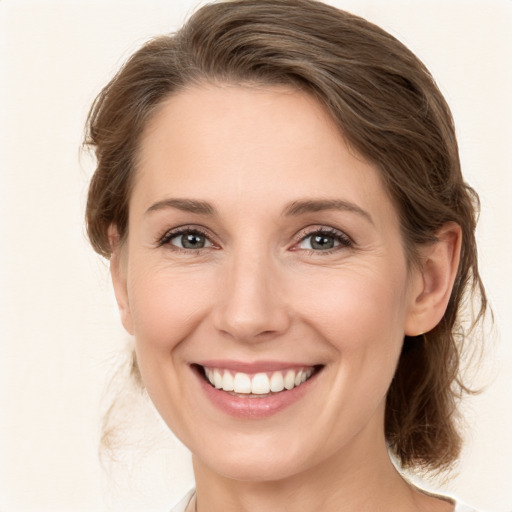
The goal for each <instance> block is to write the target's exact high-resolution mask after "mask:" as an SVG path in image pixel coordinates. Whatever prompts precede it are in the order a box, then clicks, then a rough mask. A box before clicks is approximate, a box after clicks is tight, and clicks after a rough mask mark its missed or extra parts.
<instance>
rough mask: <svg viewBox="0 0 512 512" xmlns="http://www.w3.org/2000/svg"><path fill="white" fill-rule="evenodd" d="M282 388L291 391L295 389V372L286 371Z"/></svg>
mask: <svg viewBox="0 0 512 512" xmlns="http://www.w3.org/2000/svg"><path fill="white" fill-rule="evenodd" d="M284 387H285V388H286V389H293V388H294V387H295V372H294V371H293V370H288V372H287V373H286V377H285V378H284Z"/></svg>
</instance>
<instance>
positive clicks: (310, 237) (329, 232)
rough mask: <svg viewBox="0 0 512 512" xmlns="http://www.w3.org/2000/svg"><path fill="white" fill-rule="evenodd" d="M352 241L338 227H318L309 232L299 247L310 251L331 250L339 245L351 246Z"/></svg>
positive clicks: (340, 246)
mask: <svg viewBox="0 0 512 512" xmlns="http://www.w3.org/2000/svg"><path fill="white" fill-rule="evenodd" d="M351 245H352V241H351V240H350V238H349V237H348V236H347V235H345V234H344V233H342V232H341V231H338V230H336V229H332V228H331V229H318V230H316V231H314V232H312V233H308V234H307V235H306V236H304V237H303V238H302V239H301V241H300V242H299V243H298V244H297V248H298V249H304V250H309V251H331V250H336V249H337V248H338V247H339V248H342V247H350V246H351Z"/></svg>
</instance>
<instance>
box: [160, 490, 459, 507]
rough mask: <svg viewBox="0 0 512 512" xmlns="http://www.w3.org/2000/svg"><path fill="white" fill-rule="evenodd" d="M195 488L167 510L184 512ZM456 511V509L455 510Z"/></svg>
mask: <svg viewBox="0 0 512 512" xmlns="http://www.w3.org/2000/svg"><path fill="white" fill-rule="evenodd" d="M195 492H196V491H195V489H191V490H190V491H188V492H187V494H185V496H183V498H182V499H181V500H180V501H179V502H178V503H176V504H175V505H174V506H173V507H172V508H171V510H169V512H185V511H186V509H187V505H188V504H189V502H190V500H191V499H192V496H194V493H195ZM457 512H458V511H457ZM461 512H466V511H465V510H462V511H461Z"/></svg>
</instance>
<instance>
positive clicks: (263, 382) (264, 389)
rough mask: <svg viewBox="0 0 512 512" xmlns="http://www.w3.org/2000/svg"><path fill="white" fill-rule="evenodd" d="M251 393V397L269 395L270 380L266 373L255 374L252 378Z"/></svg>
mask: <svg viewBox="0 0 512 512" xmlns="http://www.w3.org/2000/svg"><path fill="white" fill-rule="evenodd" d="M251 391H252V393H253V395H266V394H267V393H270V380H269V379H268V377H267V374H266V373H257V374H256V375H255V376H254V377H253V378H252V385H251Z"/></svg>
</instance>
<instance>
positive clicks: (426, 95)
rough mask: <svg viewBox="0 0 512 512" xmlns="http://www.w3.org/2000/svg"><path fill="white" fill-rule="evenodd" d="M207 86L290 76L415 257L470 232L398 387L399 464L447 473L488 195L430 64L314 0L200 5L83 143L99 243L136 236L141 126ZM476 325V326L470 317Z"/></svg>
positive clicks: (105, 95)
mask: <svg viewBox="0 0 512 512" xmlns="http://www.w3.org/2000/svg"><path fill="white" fill-rule="evenodd" d="M205 82H229V83H242V82H243V83H249V84H254V85H258V84H287V85H291V86H294V87H297V88H300V89H301V90H304V91H306V92H308V93H309V94H311V95H313V96H314V97H316V98H317V99H318V100H319V101H321V102H322V103H323V104H324V105H325V106H326V107H327V108H328V110H329V112H330V113H331V115H332V117H333V119H334V120H335V121H336V123H337V124H338V126H339V127H340V130H341V131H342V133H343V135H344V137H345V138H346V140H347V142H348V143H349V144H350V145H351V146H352V147H353V148H354V149H355V150H357V151H358V152H359V153H360V154H361V155H363V156H364V157H365V158H367V159H368V160H369V161H370V162H373V163H376V164H377V165H378V166H379V168H380V170H381V174H382V177H383V180H384V182H385V184H386V186H387V188H388V191H389V194H390V196H391V197H392V199H393V201H394V203H395V205H396V208H397V211H398V213H399V215H400V219H401V227H402V231H403V236H404V245H405V247H406V250H407V253H408V255H409V260H410V261H411V262H415V261H416V252H415V248H416V247H418V246H419V245H420V244H425V243H430V242H432V241H435V239H436V238H435V237H436V232H437V231H438V230H439V228H440V227H441V226H442V225H443V224H445V223H446V222H450V221H453V222H456V223H457V224H459V225H460V227H461V228H462V254H461V261H460V265H459V269H458V273H457V277H456V281H455V285H454V287H453V291H452V295H451V298H450V301H449V304H448V308H447V310H446V313H445V315H444V317H443V319H442V320H441V322H440V323H439V325H437V327H436V328H435V329H433V330H432V331H430V332H428V333H427V334H424V335H423V336H419V337H415V338H409V337H406V339H405V341H404V346H403V350H402V354H401V357H400V361H399V364H398V368H397V371H396V374H395V377H394V380H393V382H392V384H391V388H390V389H389V392H388V397H387V406H386V419H385V431H386V438H387V441H388V443H389V446H390V449H391V450H392V452H393V453H395V454H396V456H397V457H398V459H399V461H400V462H401V464H402V466H404V467H411V466H412V467H417V466H421V467H423V468H426V469H440V468H444V467H447V466H449V465H450V464H451V463H452V462H453V461H454V460H455V459H456V457H457V455H458V453H459V450H460V444H461V441H460V436H459V433H458V431H457V428H456V426H455V418H454V411H455V405H456V403H457V398H458V397H459V396H460V395H461V394H462V392H463V391H467V389H466V388H465V387H464V386H463V385H462V383H461V382H460V380H459V379H458V375H459V359H460V351H461V348H462V345H463V341H464V338H465V332H464V330H463V328H462V325H461V322H460V321H459V319H460V316H461V311H460V310H461V308H462V305H463V298H464V296H465V293H475V295H476V296H477V298H478V300H479V301H480V302H479V307H478V308H477V320H478V319H479V318H480V316H481V315H482V314H483V312H484V311H485V309H486V299H485V292H484V289H483V286H482V283H481V280H480V276H479V274H478V264H477V253H476V243H475V237H474V231H475V225H476V211H477V208H478V197H477V195H476V193H475V192H474V191H473V190H472V189H471V188H470V187H469V186H468V185H467V184H465V183H464V181H463V178H462V175H461V170H460V162H459V156H458V148H457V141H456V138H455V131H454V126H453V120H452V117H451V113H450V110H449V108H448V106H447V104H446V102H445V100H444V98H443V96H442V95H441V93H440V91H439V90H438V88H437V87H436V85H435V82H434V80H433V78H432V76H431V75H430V73H429V72H428V70H427V69H426V68H425V66H424V65H423V64H422V63H421V62H420V61H419V60H418V58H417V57H416V56H415V55H413V54H412V53H411V52H410V51H409V50H408V49H407V48H406V47H405V46H404V45H403V44H402V43H400V42H399V41H397V40H396V39H395V38H394V37H393V36H391V35H390V34H388V33H387V32H385V31H384V30H382V29H380V28H379V27H377V26H375V25H373V24H371V23H369V22H368V21H366V20H364V19H362V18H359V17H357V16H354V15H352V14H349V13H347V12H344V11H340V10H338V9H336V8H334V7H330V6H327V5H325V4H322V3H320V2H316V1H310V0H237V1H226V2H219V3H215V4H210V5H207V6H205V7H202V8H201V9H199V11H198V12H196V13H195V14H194V15H193V16H192V17H191V18H190V20H189V21H188V22H187V23H186V24H185V25H184V27H183V28H182V29H181V30H179V31H178V32H177V33H176V34H174V35H168V36H161V37H157V38H156V39H154V40H152V41H150V42H148V43H147V44H145V45H144V46H143V47H142V48H141V49H140V50H138V51H137V52H136V53H135V54H134V55H133V56H132V57H131V58H130V59H129V60H128V62H127V63H126V64H125V65H124V67H123V68H122V69H121V70H120V71H119V73H118V74H117V75H116V76H115V77H114V78H113V79H112V80H111V82H110V83H109V84H108V85H107V86H106V87H105V88H104V89H103V90H102V91H101V93H100V95H99V96H98V97H97V99H96V101H95V103H94V105H93V107H92V109H91V112H90V114H89V119H88V133H87V137H86V144H89V145H92V146H93V147H94V148H95V150H96V156H97V169H96V172H95V173H94V176H93V178H92V181H91V185H90V189H89V196H88V202H87V214H86V216H87V229H88V234H89V238H90V241H91V244H92V246H93V247H94V249H95V250H96V251H97V252H98V253H100V254H102V255H103V256H105V257H107V258H108V257H109V256H110V253H111V247H110V243H109V240H108V235H107V230H108V227H109V226H110V225H111V224H113V225H115V226H117V229H118V232H119V234H120V236H121V239H124V238H125V237H126V235H127V232H126V231H127V218H128V200H129V197H130V187H131V184H132V180H133V175H134V171H135V167H136V156H137V151H138V144H139V141H140V134H141V132H142V131H143V129H144V126H145V125H146V123H147V122H148V119H149V118H150V117H151V116H152V114H153V113H154V112H155V110H156V109H157V108H158V106H159V105H160V104H161V103H162V101H163V100H164V99H165V98H167V97H168V96H169V95H172V94H175V93H176V92H177V91H179V90H180V89H182V88H185V87H187V86H190V85H194V84H201V83H205ZM470 327H471V326H470Z"/></svg>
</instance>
